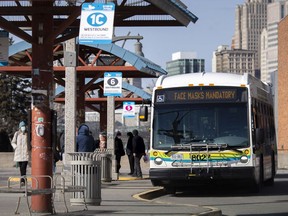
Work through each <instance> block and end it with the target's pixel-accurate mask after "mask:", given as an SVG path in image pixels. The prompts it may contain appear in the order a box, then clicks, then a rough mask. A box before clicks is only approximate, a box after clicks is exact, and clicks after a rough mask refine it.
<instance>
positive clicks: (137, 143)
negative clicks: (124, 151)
mask: <svg viewBox="0 0 288 216" xmlns="http://www.w3.org/2000/svg"><path fill="white" fill-rule="evenodd" d="M132 133H133V135H134V137H133V140H132V144H133V156H134V173H133V175H132V176H133V177H137V178H142V170H141V164H140V161H141V158H142V156H143V155H146V153H145V144H144V140H143V138H142V137H141V136H139V135H138V130H133V131H132Z"/></svg>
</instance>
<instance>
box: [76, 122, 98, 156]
mask: <svg viewBox="0 0 288 216" xmlns="http://www.w3.org/2000/svg"><path fill="white" fill-rule="evenodd" d="M94 148H95V144H94V138H93V136H92V135H91V134H90V132H89V127H88V126H87V125H86V124H82V125H80V126H79V128H78V136H77V138H76V152H93V149H94Z"/></svg>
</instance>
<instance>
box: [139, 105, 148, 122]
mask: <svg viewBox="0 0 288 216" xmlns="http://www.w3.org/2000/svg"><path fill="white" fill-rule="evenodd" d="M139 120H140V121H147V120H148V107H147V106H141V107H140V109H139Z"/></svg>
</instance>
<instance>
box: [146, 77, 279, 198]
mask: <svg viewBox="0 0 288 216" xmlns="http://www.w3.org/2000/svg"><path fill="white" fill-rule="evenodd" d="M149 156H150V169H149V175H150V179H151V182H152V184H153V185H154V186H163V187H164V188H165V189H166V191H167V193H175V192H176V190H177V189H179V188H181V187H185V188H187V187H191V186H193V185H195V184H199V183H201V184H208V183H210V182H218V181H220V182H223V181H224V180H229V181H232V182H233V181H234V182H235V183H236V181H237V184H239V182H241V183H243V185H244V184H247V183H249V185H250V186H251V189H252V190H253V191H259V190H260V187H261V185H262V183H264V182H265V183H267V184H270V185H272V184H273V183H274V176H275V174H276V170H277V143H276V134H275V127H274V111H273V98H272V93H271V88H270V86H269V85H267V84H265V83H263V82H261V81H260V80H258V79H256V78H255V77H253V76H251V75H248V74H244V75H236V74H229V73H190V74H182V75H175V76H161V77H159V78H158V80H157V82H156V86H155V88H154V90H153V96H152V108H151V140H150V155H149Z"/></svg>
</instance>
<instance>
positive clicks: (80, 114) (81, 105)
mask: <svg viewBox="0 0 288 216" xmlns="http://www.w3.org/2000/svg"><path fill="white" fill-rule="evenodd" d="M84 88H85V75H83V74H81V75H78V78H77V111H76V112H77V116H76V118H77V121H76V124H77V127H79V126H80V124H83V123H85V91H84ZM65 97H69V95H66V96H65Z"/></svg>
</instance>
